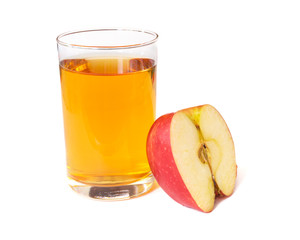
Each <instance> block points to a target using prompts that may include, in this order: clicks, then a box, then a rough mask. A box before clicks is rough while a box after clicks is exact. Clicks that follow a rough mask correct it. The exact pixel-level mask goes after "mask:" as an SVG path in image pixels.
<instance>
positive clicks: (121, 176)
mask: <svg viewBox="0 0 300 240" xmlns="http://www.w3.org/2000/svg"><path fill="white" fill-rule="evenodd" d="M60 74H61V89H62V101H63V114H64V129H65V141H66V155H67V167H68V175H69V177H71V178H72V179H74V180H76V181H79V182H84V183H87V184H88V183H91V184H99V185H118V184H123V183H126V182H133V181H136V180H138V179H141V178H143V177H146V176H147V175H148V174H149V173H150V168H149V165H148V161H147V156H146V139H147V134H148V131H149V129H150V127H151V125H152V123H153V122H154V119H155V85H156V79H155V75H156V67H155V62H154V61H153V60H151V59H146V58H144V59H143V58H134V59H129V58H112V59H67V60H63V61H61V62H60Z"/></svg>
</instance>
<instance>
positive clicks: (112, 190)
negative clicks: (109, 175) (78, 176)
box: [68, 174, 154, 201]
mask: <svg viewBox="0 0 300 240" xmlns="http://www.w3.org/2000/svg"><path fill="white" fill-rule="evenodd" d="M68 182H69V185H70V187H71V188H72V189H73V190H74V191H75V192H77V193H79V194H81V195H84V196H86V197H90V198H95V199H99V200H106V201H116V200H127V199H130V198H135V197H138V196H140V195H142V194H144V193H146V192H148V191H149V190H150V189H151V187H152V185H153V182H154V177H153V175H152V174H150V175H149V176H147V177H146V178H143V179H141V180H139V181H137V182H133V183H130V184H126V185H117V186H105V185H88V184H85V183H81V182H77V181H75V180H73V179H71V178H68Z"/></svg>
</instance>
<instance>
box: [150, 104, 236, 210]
mask: <svg viewBox="0 0 300 240" xmlns="http://www.w3.org/2000/svg"><path fill="white" fill-rule="evenodd" d="M147 155H148V160H149V165H150V167H151V170H152V172H153V175H154V177H155V178H156V180H157V182H158V184H159V185H160V186H161V187H162V188H163V189H164V191H165V192H166V193H167V194H169V195H170V196H171V197H172V198H173V199H174V200H176V201H177V202H179V203H181V204H182V205H185V206H187V207H191V208H194V209H197V210H202V211H203V212H210V211H212V210H213V207H214V201H215V197H216V196H218V195H225V196H229V195H231V194H232V192H233V190H234V186H235V180H236V161H235V150H234V144H233V140H232V137H231V134H230V132H229V129H228V127H227V125H226V123H225V121H224V119H223V118H222V116H221V115H220V114H219V112H218V111H217V110H216V109H215V108H214V107H212V106H211V105H202V106H198V107H193V108H189V109H184V110H181V111H178V112H176V113H171V114H167V115H164V116H162V117H160V118H159V119H157V120H156V122H155V123H154V124H153V126H152V128H151V130H150V132H149V135H148V140H147Z"/></svg>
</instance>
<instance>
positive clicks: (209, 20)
mask: <svg viewBox="0 0 300 240" xmlns="http://www.w3.org/2000/svg"><path fill="white" fill-rule="evenodd" d="M299 12H300V3H299V1H289V0H285V1H283V0H282V1H276V0H272V1H271V0H270V1H267V0H252V1H238V0H236V1H232V0H228V1H214V0H211V1H189V0H185V1H175V0H173V1H166V0H165V1H163V0H160V1H156V0H151V1H150V0H149V1H142V0H135V1H132V0H123V1H121V0H120V1H116V0H106V1H103V0H95V1H92V0H85V1H77V0H72V1H63V0H61V1H37V0H36V1H34V0H27V1H6V2H4V3H1V8H0V20H1V21H0V22H1V29H0V32H1V38H0V43H1V45H0V47H1V48H0V67H1V75H0V114H1V115H0V161H1V164H0V180H1V182H0V183H1V186H0V188H1V191H0V220H1V223H0V239H220V238H221V237H225V239H229V238H230V239H239V240H240V239H274V238H275V237H276V239H283V238H284V239H299V238H300V233H299V226H300V223H299V214H300V207H299V204H300V194H299V192H300V191H299V185H300V177H299V176H300V175H299V171H300V156H299V149H300V138H299V136H300V95H299V89H300V88H299V84H298V83H299V79H300V71H299V70H300V32H299V27H300V14H299ZM115 27H119V28H138V29H146V30H152V31H155V32H157V33H158V34H159V36H160V37H159V45H158V47H159V61H158V79H157V80H158V87H157V117H159V116H161V115H163V114H165V113H169V112H173V111H176V110H179V109H182V108H186V107H192V106H196V105H200V104H204V103H209V104H212V105H213V106H215V107H216V108H217V109H218V110H219V111H220V112H221V114H222V115H223V117H224V118H225V120H226V121H227V124H228V126H229V128H230V130H231V133H232V136H233V139H234V142H235V147H236V156H237V164H238V178H237V186H236V189H235V192H234V194H233V195H232V196H231V197H230V198H227V199H225V200H223V201H221V202H219V203H218V204H217V206H216V207H215V209H214V210H213V212H211V213H209V214H205V213H202V212H198V211H195V210H192V209H189V208H186V207H183V206H181V205H180V204H178V203H176V202H174V201H173V200H172V199H171V198H169V197H168V195H166V194H165V193H164V192H163V191H162V190H161V189H160V188H156V189H155V190H154V191H152V192H150V193H149V194H147V195H145V196H143V197H140V198H137V199H133V200H129V201H122V202H109V203H107V202H99V201H96V200H91V199H88V198H85V197H82V196H79V195H78V194H76V193H75V192H73V191H72V190H71V189H70V188H69V187H68V186H67V183H66V177H65V175H66V166H65V150H64V136H63V122H62V108H61V96H60V82H59V71H58V59H57V52H56V41H55V38H56V36H57V35H58V34H60V33H62V32H66V31H73V30H80V29H93V28H115Z"/></svg>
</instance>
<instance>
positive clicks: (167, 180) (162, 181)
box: [147, 113, 202, 211]
mask: <svg viewBox="0 0 300 240" xmlns="http://www.w3.org/2000/svg"><path fill="white" fill-rule="evenodd" d="M174 114H175V113H169V114H166V115H163V116H161V117H160V118H158V119H157V120H156V121H155V122H154V124H153V125H152V127H151V129H150V131H149V134H148V139H147V156H148V162H149V165H150V168H151V171H152V173H153V175H154V177H155V179H156V181H157V182H158V184H159V185H160V187H161V188H162V189H163V190H164V191H165V192H166V193H167V194H168V195H169V196H170V197H171V198H173V199H174V200H175V201H176V202H178V203H180V204H182V205H184V206H186V207H189V208H193V209H196V210H200V211H202V210H201V209H200V208H199V207H198V205H197V204H196V202H195V200H194V199H193V197H192V196H191V194H190V192H189V191H188V189H187V187H186V186H185V184H184V182H183V180H182V177H181V175H180V173H179V171H178V168H177V166H176V163H175V160H174V157H173V154H172V148H171V140H170V127H171V122H172V118H173V116H174Z"/></svg>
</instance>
